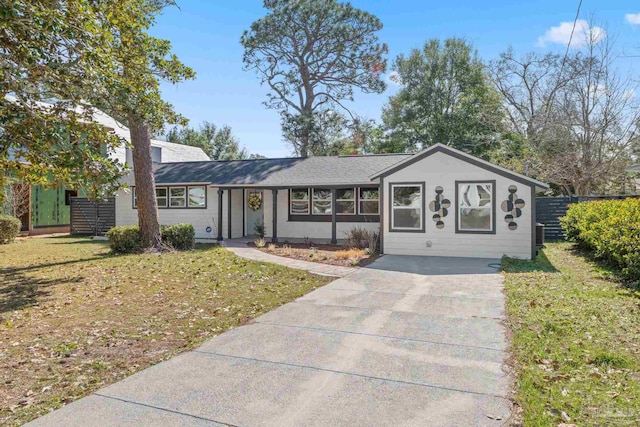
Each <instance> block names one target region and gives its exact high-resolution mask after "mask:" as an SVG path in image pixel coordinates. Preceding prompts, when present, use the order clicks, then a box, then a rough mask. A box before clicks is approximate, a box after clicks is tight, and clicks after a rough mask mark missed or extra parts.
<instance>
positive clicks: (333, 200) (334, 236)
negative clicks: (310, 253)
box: [331, 188, 338, 245]
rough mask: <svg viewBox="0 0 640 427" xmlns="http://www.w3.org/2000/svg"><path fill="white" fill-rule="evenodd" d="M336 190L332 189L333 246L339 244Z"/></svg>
mask: <svg viewBox="0 0 640 427" xmlns="http://www.w3.org/2000/svg"><path fill="white" fill-rule="evenodd" d="M336 193H337V191H336V189H335V188H332V189H331V244H332V245H335V244H337V243H338V239H337V236H336V234H337V233H336Z"/></svg>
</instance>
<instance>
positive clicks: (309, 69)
mask: <svg viewBox="0 0 640 427" xmlns="http://www.w3.org/2000/svg"><path fill="white" fill-rule="evenodd" d="M264 7H265V8H266V9H267V10H268V11H269V12H268V14H267V15H266V16H265V17H263V18H261V19H259V20H257V21H255V22H254V23H253V24H251V28H250V29H249V30H248V31H245V32H244V34H243V35H242V38H241V39H240V42H241V43H242V46H243V48H244V56H243V61H244V65H245V69H247V70H255V71H256V72H257V73H258V74H259V76H260V78H261V82H262V84H266V85H267V86H268V87H269V90H270V92H269V93H268V95H267V96H268V98H267V101H266V102H265V105H266V106H267V107H268V108H274V109H277V110H279V111H280V114H281V117H282V124H283V129H284V130H285V132H287V133H288V134H287V135H286V136H285V138H286V139H287V140H288V141H289V142H290V143H292V144H293V145H294V148H295V151H296V152H297V153H298V154H299V155H300V156H302V157H306V156H307V155H308V154H309V149H310V146H311V145H312V143H313V141H312V138H313V135H314V131H313V128H314V126H315V123H316V122H317V119H316V118H315V117H314V116H315V115H317V114H322V113H323V112H325V111H326V110H335V109H343V110H345V111H346V112H347V113H349V114H350V112H349V110H348V108H347V106H346V105H345V103H344V102H345V101H350V100H353V94H354V88H358V89H360V90H361V91H363V92H365V93H381V92H383V91H384V89H385V83H384V81H383V80H382V79H381V75H382V73H384V72H385V70H386V59H385V58H384V55H385V54H386V53H387V46H386V45H384V44H381V43H380V42H379V40H378V36H377V32H378V31H379V30H381V29H382V23H381V22H380V20H379V19H378V18H376V17H375V16H373V15H371V14H369V13H367V12H365V11H362V10H360V9H357V8H354V7H353V6H352V5H351V4H350V3H341V2H338V1H336V0H307V1H290V0H265V1H264ZM292 129H294V130H295V132H292V131H291V130H292ZM292 137H293V138H292Z"/></svg>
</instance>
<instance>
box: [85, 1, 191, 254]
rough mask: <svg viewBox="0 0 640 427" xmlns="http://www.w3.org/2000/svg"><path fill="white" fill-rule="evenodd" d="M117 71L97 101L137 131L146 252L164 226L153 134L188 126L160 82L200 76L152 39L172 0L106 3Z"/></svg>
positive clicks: (109, 73) (136, 168)
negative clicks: (164, 95)
mask: <svg viewBox="0 0 640 427" xmlns="http://www.w3.org/2000/svg"><path fill="white" fill-rule="evenodd" d="M100 4H101V5H102V7H103V8H105V11H107V12H106V13H105V17H106V18H105V20H104V21H102V22H101V25H103V26H104V27H106V28H107V29H108V30H109V35H110V37H109V38H108V39H106V40H107V46H106V48H107V49H108V51H109V53H110V54H111V55H112V58H113V61H112V67H110V68H108V69H106V70H104V71H103V73H102V77H103V79H102V80H101V82H102V85H101V86H100V88H101V89H102V91H100V92H98V93H96V94H95V95H94V96H93V97H92V101H93V102H94V103H95V104H97V105H99V106H101V107H103V108H104V109H106V111H108V112H109V113H111V114H113V115H114V116H116V117H120V118H124V120H126V122H127V123H128V125H129V129H130V132H131V144H132V154H133V172H134V177H135V185H136V197H137V212H138V225H139V226H140V231H141V235H142V243H143V245H144V247H153V248H156V249H158V248H160V246H161V236H160V223H159V220H158V206H157V201H156V195H155V180H154V176H153V167H152V158H151V133H152V132H157V131H159V130H161V129H162V128H163V127H164V125H165V124H166V123H180V124H183V125H184V124H186V120H185V119H184V118H183V117H182V116H180V115H179V114H177V113H176V112H175V111H174V110H173V107H172V106H171V104H169V103H167V102H166V101H164V100H163V99H162V98H161V96H160V80H165V81H168V82H170V83H174V84H175V83H178V82H180V81H182V80H185V79H191V78H194V77H195V72H194V71H193V70H192V69H191V68H189V67H186V66H185V65H184V64H182V63H181V62H180V61H179V60H178V58H177V57H176V55H175V54H172V53H171V43H170V42H169V41H168V40H163V39H158V38H155V37H152V36H150V35H149V34H148V32H147V31H148V30H149V28H150V27H151V26H152V25H153V24H154V22H155V18H156V16H157V15H158V14H159V13H161V11H162V10H163V9H164V8H165V7H166V6H169V5H173V4H174V3H173V1H172V0H104V1H103V2H101V3H100Z"/></svg>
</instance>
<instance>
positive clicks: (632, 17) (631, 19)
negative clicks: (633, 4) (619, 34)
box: [624, 13, 640, 25]
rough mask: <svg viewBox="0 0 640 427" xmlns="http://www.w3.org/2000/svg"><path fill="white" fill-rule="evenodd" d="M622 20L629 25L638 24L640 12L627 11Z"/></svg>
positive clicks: (639, 23) (639, 22)
mask: <svg viewBox="0 0 640 427" xmlns="http://www.w3.org/2000/svg"><path fill="white" fill-rule="evenodd" d="M624 20H625V21H627V22H628V23H629V24H631V25H640V13H627V14H626V15H624Z"/></svg>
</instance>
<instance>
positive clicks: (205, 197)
mask: <svg viewBox="0 0 640 427" xmlns="http://www.w3.org/2000/svg"><path fill="white" fill-rule="evenodd" d="M192 188H202V189H203V190H204V206H191V205H190V204H189V201H190V200H191V199H190V198H189V190H191V189H192ZM186 207H187V208H189V209H207V186H206V185H190V186H188V187H187V206H186Z"/></svg>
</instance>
